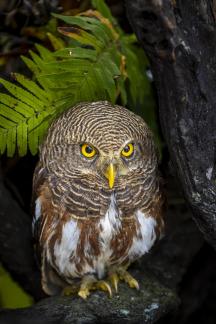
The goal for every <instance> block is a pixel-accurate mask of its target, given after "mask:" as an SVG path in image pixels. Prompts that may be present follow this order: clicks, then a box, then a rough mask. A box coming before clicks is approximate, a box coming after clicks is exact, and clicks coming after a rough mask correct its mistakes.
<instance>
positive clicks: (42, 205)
mask: <svg viewBox="0 0 216 324" xmlns="http://www.w3.org/2000/svg"><path fill="white" fill-rule="evenodd" d="M83 144H88V145H90V146H91V147H92V148H93V149H94V154H93V156H91V155H90V157H88V154H86V156H85V152H83V150H82V149H81V147H82V146H83ZM128 145H130V148H132V149H131V150H130V152H129V153H128V147H127V150H126V152H127V155H128V156H123V155H122V154H121V152H122V150H123V148H124V147H125V146H128ZM85 147H86V146H85ZM157 164H158V162H157V154H156V149H155V146H154V142H153V136H152V133H151V131H150V130H149V128H148V127H147V125H146V123H145V122H144V121H143V120H142V118H141V117H139V116H137V115H135V114H134V113H132V112H131V111H129V110H127V109H126V108H124V107H121V106H117V105H112V104H111V103H109V102H107V101H100V102H93V103H80V104H78V105H76V106H75V107H73V108H71V109H69V110H68V111H66V112H64V113H63V114H62V115H61V116H60V117H59V118H58V119H57V120H56V121H54V122H53V124H52V125H51V127H50V129H49V131H48V134H47V137H46V139H45V140H44V143H43V144H42V146H41V149H40V161H39V163H38V166H37V168H36V170H35V174H34V184H33V201H34V202H35V213H34V228H35V229H37V230H35V234H36V242H37V246H38V248H39V250H40V257H41V260H42V286H43V289H44V291H45V292H46V293H47V294H49V295H53V294H58V293H60V292H61V291H62V290H63V291H64V293H66V294H67V293H68V292H69V291H72V292H74V291H76V292H78V294H79V295H80V296H81V297H83V298H86V297H87V296H88V295H89V292H90V290H91V289H103V290H107V291H108V292H109V294H111V287H110V285H109V284H108V282H107V281H105V280H103V279H104V278H105V277H106V276H107V277H108V280H110V281H111V284H112V286H113V287H114V289H115V290H117V284H118V280H119V278H121V279H124V280H125V281H126V282H127V283H128V284H129V285H130V286H131V287H135V288H138V283H137V281H136V280H135V279H134V278H132V277H131V276H130V274H129V273H128V272H127V267H128V266H129V265H130V263H131V262H133V261H135V260H136V259H138V258H140V257H141V256H142V255H143V254H145V253H146V252H148V250H149V249H150V248H151V246H152V245H153V244H154V242H155V240H156V239H157V238H159V236H160V234H161V233H162V231H163V205H164V195H163V190H162V188H161V179H160V176H159V172H158V166H157ZM68 286H70V287H73V288H68Z"/></svg>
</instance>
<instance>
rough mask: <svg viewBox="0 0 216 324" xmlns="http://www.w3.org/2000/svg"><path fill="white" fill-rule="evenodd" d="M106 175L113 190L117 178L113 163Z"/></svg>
mask: <svg viewBox="0 0 216 324" xmlns="http://www.w3.org/2000/svg"><path fill="white" fill-rule="evenodd" d="M104 175H105V177H106V178H107V179H108V181H109V187H110V189H112V188H113V186H114V182H115V177H116V167H115V166H114V165H113V163H110V164H109V166H108V167H107V169H106V171H105V174H104Z"/></svg>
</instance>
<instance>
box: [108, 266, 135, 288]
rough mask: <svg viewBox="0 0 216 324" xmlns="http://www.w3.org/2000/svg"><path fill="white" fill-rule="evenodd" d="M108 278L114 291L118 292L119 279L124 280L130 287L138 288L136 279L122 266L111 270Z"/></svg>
mask: <svg viewBox="0 0 216 324" xmlns="http://www.w3.org/2000/svg"><path fill="white" fill-rule="evenodd" d="M109 280H110V282H111V284H112V286H113V287H114V289H115V291H116V292H118V283H119V281H120V280H123V281H124V282H126V283H127V284H128V285H129V287H130V288H136V289H137V290H139V283H138V281H137V280H136V279H135V278H133V277H132V276H131V275H130V273H129V272H128V271H127V270H126V269H125V268H123V267H122V268H121V267H120V268H116V269H115V270H114V271H111V272H110V274H109Z"/></svg>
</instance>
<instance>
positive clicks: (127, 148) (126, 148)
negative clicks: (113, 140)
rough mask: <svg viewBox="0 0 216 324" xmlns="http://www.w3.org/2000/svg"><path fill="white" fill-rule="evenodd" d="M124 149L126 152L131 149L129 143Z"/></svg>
mask: <svg viewBox="0 0 216 324" xmlns="http://www.w3.org/2000/svg"><path fill="white" fill-rule="evenodd" d="M124 151H125V153H128V152H129V151H130V147H129V146H128V145H127V146H125V148H124Z"/></svg>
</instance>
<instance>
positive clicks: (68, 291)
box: [61, 284, 79, 296]
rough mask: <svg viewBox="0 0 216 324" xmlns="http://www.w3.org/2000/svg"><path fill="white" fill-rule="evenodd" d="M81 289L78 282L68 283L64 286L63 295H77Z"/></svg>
mask: <svg viewBox="0 0 216 324" xmlns="http://www.w3.org/2000/svg"><path fill="white" fill-rule="evenodd" d="M78 291H79V285H76V284H74V285H73V284H71V285H68V286H66V287H64V289H63V290H62V293H61V295H62V296H71V295H76V294H77V293H78Z"/></svg>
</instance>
